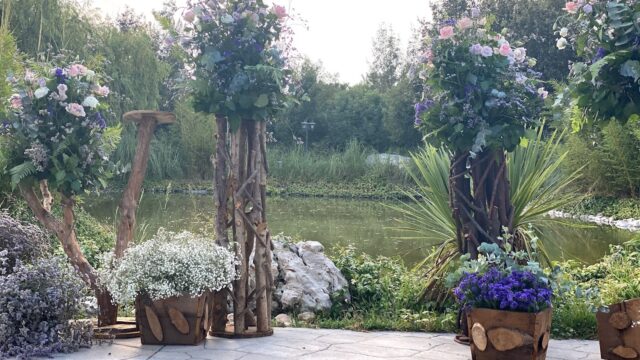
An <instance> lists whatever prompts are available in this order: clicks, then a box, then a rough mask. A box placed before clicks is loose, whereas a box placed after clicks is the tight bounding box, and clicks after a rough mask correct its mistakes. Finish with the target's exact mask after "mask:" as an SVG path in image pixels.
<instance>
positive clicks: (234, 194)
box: [163, 0, 295, 335]
mask: <svg viewBox="0 0 640 360" xmlns="http://www.w3.org/2000/svg"><path fill="white" fill-rule="evenodd" d="M176 12H177V14H178V15H179V18H180V20H179V21H176V17H177V16H175V13H176ZM165 15H169V17H165V18H164V20H163V21H164V22H165V25H166V26H165V27H166V28H167V29H169V34H170V35H171V36H172V38H171V37H170V38H169V39H168V40H169V43H171V42H172V40H173V39H178V41H179V43H180V45H181V48H182V49H183V51H184V53H185V54H186V59H187V61H186V64H187V66H186V69H185V73H186V74H187V75H188V79H189V80H190V81H188V82H187V89H188V90H189V91H190V95H191V96H192V98H193V102H194V107H195V109H196V110H198V111H202V112H206V113H210V114H214V115H215V117H216V130H217V134H216V136H217V141H216V156H215V188H216V193H215V202H216V210H217V212H216V216H215V222H216V238H217V241H218V242H219V243H220V244H221V245H228V244H229V243H230V242H231V241H229V238H230V237H233V244H234V245H235V251H236V255H237V258H238V259H240V261H239V263H238V265H237V273H238V274H239V278H238V279H237V280H236V281H235V282H234V284H233V290H232V291H233V296H232V298H233V310H234V332H235V334H236V335H241V334H244V333H245V331H246V328H247V326H245V325H246V324H248V323H254V322H255V324H256V327H257V333H258V334H261V335H268V334H271V333H272V332H271V293H272V291H273V286H272V284H271V282H272V281H271V279H272V276H271V268H270V266H269V265H268V264H270V263H271V244H270V236H269V230H268V227H267V218H266V210H265V209H266V208H267V207H266V187H267V168H268V166H267V156H266V151H267V150H266V148H267V146H266V138H267V133H266V122H267V121H269V120H272V119H273V118H274V115H276V114H277V113H278V112H279V111H281V110H283V109H284V108H286V107H287V106H289V105H290V104H291V103H294V102H295V100H294V99H295V97H294V94H295V90H294V87H293V86H292V85H291V79H292V71H291V68H290V66H289V60H290V54H291V51H292V45H291V35H292V31H291V29H290V28H289V26H288V23H289V21H288V20H289V19H290V16H289V15H288V14H287V11H286V9H285V8H284V7H283V6H280V5H275V4H274V5H269V4H267V2H266V1H264V0H209V1H204V0H201V1H194V0H192V1H188V2H187V7H186V8H185V9H177V8H176V9H175V11H174V12H173V14H172V12H171V11H165ZM172 25H173V26H172ZM230 203H231V204H230ZM249 205H251V206H250V208H251V211H250V212H249V213H247V212H245V210H244V209H246V208H247V206H249ZM229 209H233V210H232V211H231V212H230V211H229ZM230 227H232V228H233V229H232V231H229V228H230ZM252 252H253V253H254V254H255V255H254V257H253V266H251V265H250V264H249V261H250V258H249V256H247V254H249V253H252ZM251 268H253V269H255V286H254V285H251V284H250V282H249V271H250V269H251ZM252 286H254V289H253V291H252V288H251V287H252ZM216 296H218V298H217V299H216V301H217V302H219V303H224V302H226V301H227V299H226V293H223V292H220V293H218V294H217V295H216ZM253 302H255V304H256V311H255V318H253V315H252V314H250V313H248V312H247V310H246V309H247V306H248V304H251V303H253ZM225 311H226V309H224V308H222V307H220V308H219V309H217V310H216V314H215V316H214V317H215V318H216V319H218V320H217V321H215V322H214V325H213V331H214V333H216V332H224V331H226V327H225V322H224V320H225V319H226V316H225V314H224V313H225Z"/></svg>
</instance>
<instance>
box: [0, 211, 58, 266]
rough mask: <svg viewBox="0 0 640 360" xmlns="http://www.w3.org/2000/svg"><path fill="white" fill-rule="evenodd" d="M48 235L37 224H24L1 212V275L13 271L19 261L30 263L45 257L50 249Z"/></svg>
mask: <svg viewBox="0 0 640 360" xmlns="http://www.w3.org/2000/svg"><path fill="white" fill-rule="evenodd" d="M49 245H50V244H49V239H48V237H47V235H46V234H45V233H44V232H43V231H42V230H41V229H40V228H39V227H37V226H35V225H30V224H22V223H20V222H19V221H17V220H15V219H14V218H12V217H11V216H9V215H7V214H6V213H2V212H0V255H1V256H2V258H3V264H2V265H1V266H0V275H5V274H7V273H10V272H12V271H13V267H14V266H15V265H16V262H17V261H22V262H27V263H30V262H32V261H34V260H36V259H37V258H40V257H43V256H44V255H45V254H46V253H47V252H48V251H49V250H50V246H49Z"/></svg>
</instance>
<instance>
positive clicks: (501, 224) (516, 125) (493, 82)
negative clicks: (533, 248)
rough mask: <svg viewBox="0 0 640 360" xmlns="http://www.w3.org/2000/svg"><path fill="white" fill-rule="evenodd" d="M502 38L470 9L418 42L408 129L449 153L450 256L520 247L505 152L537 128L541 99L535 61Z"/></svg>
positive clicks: (488, 22)
mask: <svg viewBox="0 0 640 360" xmlns="http://www.w3.org/2000/svg"><path fill="white" fill-rule="evenodd" d="M505 35H506V31H505V32H503V33H496V32H493V31H491V16H487V17H483V16H482V14H481V13H480V11H479V10H478V9H477V8H474V9H471V11H470V13H469V16H466V17H463V18H461V19H457V20H454V19H449V20H446V21H445V22H444V23H442V24H441V25H440V27H439V28H438V29H437V33H435V34H431V36H430V37H428V38H427V39H425V49H424V52H423V54H422V63H423V65H422V69H421V72H420V73H419V74H420V76H421V77H422V78H423V79H424V95H423V99H422V101H421V102H419V103H418V104H416V105H415V115H416V119H415V122H416V125H417V126H418V128H420V129H422V130H423V132H424V133H425V134H426V137H427V140H430V141H431V142H435V143H436V144H434V145H436V146H441V145H445V146H447V147H448V148H449V149H450V150H452V152H453V159H452V161H451V168H450V177H449V191H450V194H449V197H450V206H451V209H452V213H453V218H454V221H455V224H456V238H457V245H458V252H459V253H462V254H467V253H469V254H470V255H471V256H472V257H474V258H475V257H476V256H477V255H478V253H477V249H478V247H479V246H480V245H481V244H482V243H494V244H499V245H502V246H504V245H505V242H507V241H510V242H512V245H513V246H515V248H517V249H522V248H524V247H525V244H524V241H523V240H524V239H523V236H518V235H521V234H514V216H515V210H514V208H513V204H512V202H511V195H510V185H509V180H508V174H507V168H506V152H508V151H513V150H514V149H515V148H516V146H518V145H519V144H520V143H521V140H522V138H523V137H524V135H525V133H526V132H527V130H528V129H531V128H532V127H533V126H535V125H537V124H538V120H539V119H538V116H539V114H540V110H541V107H542V105H543V102H544V99H545V98H546V97H547V95H548V93H547V91H546V90H545V89H544V87H542V86H540V82H539V80H538V78H539V75H540V74H539V73H537V72H536V71H534V70H532V67H533V66H534V65H535V63H536V60H535V59H533V58H530V57H528V56H527V50H526V49H525V48H524V47H521V46H518V44H517V42H509V40H508V39H507V38H506V36H505ZM511 235H516V236H511ZM505 239H509V240H505Z"/></svg>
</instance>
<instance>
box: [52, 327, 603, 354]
mask: <svg viewBox="0 0 640 360" xmlns="http://www.w3.org/2000/svg"><path fill="white" fill-rule="evenodd" d="M55 357H56V358H62V359H82V360H96V359H113V360H116V359H117V360H124V359H135V360H142V359H153V360H183V359H212V360H235V359H243V360H251V359H256V360H259V359H348V360H352V359H353V360H359V359H433V360H463V359H464V360H466V359H471V356H470V352H469V348H468V347H467V346H463V345H458V344H456V343H454V342H453V335H452V334H429V333H401V332H386V331H383V332H367V333H364V332H355V331H348V330H324V329H322V330H315V329H300V328H277V329H275V334H274V335H273V336H271V337H266V338H258V339H245V340H228V339H219V338H208V339H207V340H206V342H205V343H203V344H201V345H198V346H151V345H144V346H143V345H140V339H127V340H115V341H114V342H113V344H110V345H109V344H102V345H95V346H94V347H93V348H91V349H85V350H82V351H80V352H77V353H73V354H59V355H56V356H55ZM547 359H550V360H560V359H562V360H573V359H588V360H597V359H600V351H599V347H598V342H597V341H583V340H562V341H559V340H551V342H550V344H549V351H548V353H547Z"/></svg>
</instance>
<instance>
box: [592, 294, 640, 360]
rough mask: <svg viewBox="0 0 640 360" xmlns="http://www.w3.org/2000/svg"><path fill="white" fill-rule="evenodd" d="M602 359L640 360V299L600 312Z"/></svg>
mask: <svg viewBox="0 0 640 360" xmlns="http://www.w3.org/2000/svg"><path fill="white" fill-rule="evenodd" d="M596 319H597V320H598V340H600V357H602V358H603V359H608V360H628V359H640V298H638V299H633V300H627V301H623V302H621V303H618V304H613V305H610V306H609V312H598V313H597V314H596Z"/></svg>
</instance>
